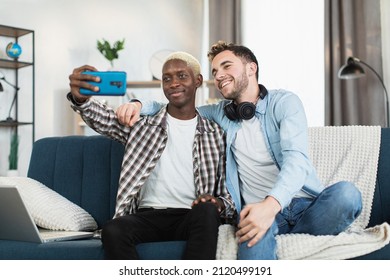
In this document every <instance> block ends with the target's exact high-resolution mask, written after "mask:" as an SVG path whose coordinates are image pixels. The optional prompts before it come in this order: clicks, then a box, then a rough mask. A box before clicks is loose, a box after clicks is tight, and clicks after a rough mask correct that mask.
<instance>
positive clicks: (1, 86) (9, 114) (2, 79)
mask: <svg viewBox="0 0 390 280" xmlns="http://www.w3.org/2000/svg"><path fill="white" fill-rule="evenodd" d="M0 80H1V81H4V82H5V83H7V84H8V85H10V86H11V87H13V88H14V89H15V94H14V98H13V100H12V103H11V107H10V108H9V111H8V117H7V119H6V121H7V122H13V121H14V119H13V118H12V117H11V112H12V108H13V107H14V104H15V102H16V96H17V94H18V91H19V88H18V87H17V86H15V85H13V84H11V83H10V82H8V81H7V80H6V79H5V76H4V74H3V73H1V72H0ZM0 91H4V88H3V85H2V84H1V82H0Z"/></svg>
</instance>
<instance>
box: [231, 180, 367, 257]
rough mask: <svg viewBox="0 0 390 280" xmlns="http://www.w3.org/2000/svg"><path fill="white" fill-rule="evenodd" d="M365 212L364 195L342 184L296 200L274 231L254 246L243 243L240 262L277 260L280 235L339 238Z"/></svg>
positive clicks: (348, 185)
mask: <svg viewBox="0 0 390 280" xmlns="http://www.w3.org/2000/svg"><path fill="white" fill-rule="evenodd" d="M361 211H362V199H361V194H360V191H359V190H358V189H357V188H356V187H355V185H354V184H352V183H350V182H346V181H341V182H338V183H336V184H334V185H331V186H329V187H327V188H325V189H324V190H323V191H322V192H321V193H320V194H319V195H318V196H317V197H316V198H314V199H312V198H294V199H293V200H292V201H291V203H290V205H289V206H288V207H286V208H285V209H283V210H282V211H281V212H280V213H279V214H278V215H277V216H276V218H275V221H274V223H273V224H272V226H271V228H269V229H268V231H267V232H266V234H265V235H264V236H263V237H262V239H260V241H259V242H257V243H256V244H255V245H254V246H252V247H250V248H249V247H248V246H247V243H248V241H247V242H243V243H241V244H240V245H239V248H238V259H239V260H275V259H277V256H276V240H275V236H276V235H277V234H285V233H308V234H312V235H337V234H339V233H340V232H342V231H343V230H345V229H346V228H347V227H348V226H349V225H350V224H352V222H353V221H355V219H356V218H357V217H358V216H359V214H360V213H361Z"/></svg>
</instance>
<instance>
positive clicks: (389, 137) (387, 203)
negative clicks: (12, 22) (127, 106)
mask: <svg viewBox="0 0 390 280" xmlns="http://www.w3.org/2000/svg"><path fill="white" fill-rule="evenodd" d="M383 222H388V223H390V128H382V130H381V146H380V151H379V162H378V172H377V178H376V187H375V193H374V200H373V203H372V210H371V217H370V223H369V225H368V226H369V227H372V226H375V225H378V224H382V223H383Z"/></svg>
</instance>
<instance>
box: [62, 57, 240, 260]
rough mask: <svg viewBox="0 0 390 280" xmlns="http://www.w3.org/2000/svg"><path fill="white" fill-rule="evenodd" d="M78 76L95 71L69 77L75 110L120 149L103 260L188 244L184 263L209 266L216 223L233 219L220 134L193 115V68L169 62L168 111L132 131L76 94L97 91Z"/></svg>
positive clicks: (196, 79) (197, 80)
mask: <svg viewBox="0 0 390 280" xmlns="http://www.w3.org/2000/svg"><path fill="white" fill-rule="evenodd" d="M84 71H96V69H95V68H94V67H91V66H88V65H87V66H82V67H80V68H76V69H75V70H74V71H73V73H72V74H71V75H70V76H69V79H70V85H71V92H70V93H69V94H68V99H69V100H70V101H71V102H72V107H73V109H74V110H75V111H76V112H78V113H80V114H81V116H82V118H83V120H84V121H85V122H86V123H87V124H88V125H89V126H90V127H91V128H93V129H94V130H96V131H97V132H98V133H100V134H103V135H107V136H109V137H110V138H113V139H115V140H117V141H119V142H121V143H123V145H125V147H126V148H125V154H124V159H123V163H122V170H121V175H120V182H119V188H118V195H117V204H116V213H115V216H114V219H112V220H111V221H109V222H108V223H107V224H105V225H104V226H103V230H102V242H103V247H104V250H105V254H106V258H108V259H137V258H138V254H137V251H136V249H135V245H137V244H138V243H142V242H152V241H168V240H187V247H186V250H185V253H184V256H183V258H184V259H215V257H216V247H217V235H218V227H219V225H220V224H221V218H228V219H231V218H232V217H233V215H234V213H235V208H234V204H233V201H232V199H231V196H230V195H229V193H228V192H227V189H226V186H225V169H226V166H225V146H226V142H225V134H224V132H223V130H222V129H221V128H220V127H219V126H218V125H217V124H215V123H214V122H212V121H209V120H207V119H204V118H202V117H200V116H199V114H198V113H197V111H196V109H195V93H196V90H197V88H199V87H200V86H201V85H202V82H203V78H202V75H201V74H200V65H199V62H198V61H197V60H196V59H195V58H194V57H193V56H191V55H189V54H187V53H184V52H176V53H173V54H172V55H170V56H169V57H168V58H167V60H166V62H165V63H164V66H163V69H162V84H163V90H164V94H165V96H166V97H167V99H168V100H169V104H168V105H167V106H164V107H163V108H162V109H161V110H160V111H159V113H158V114H157V115H156V116H151V117H145V118H143V119H142V120H141V121H139V122H138V123H137V124H136V125H134V126H133V127H131V128H130V127H128V126H126V125H123V124H121V122H120V120H119V119H118V118H117V117H116V115H115V112H114V110H113V109H111V108H108V107H107V106H105V105H103V104H101V103H100V102H98V101H97V100H94V99H89V97H88V96H84V95H82V94H80V87H84V88H87V89H91V90H97V89H96V88H94V87H93V86H91V85H89V84H88V83H87V82H88V81H89V80H93V81H96V80H95V77H94V76H92V75H88V74H83V72H84ZM96 82H97V81H96Z"/></svg>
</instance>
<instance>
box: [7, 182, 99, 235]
mask: <svg viewBox="0 0 390 280" xmlns="http://www.w3.org/2000/svg"><path fill="white" fill-rule="evenodd" d="M0 185H14V186H17V188H18V190H19V192H20V195H21V197H22V199H23V201H24V203H25V204H26V207H27V209H28V210H29V212H30V214H31V216H32V218H33V219H34V221H35V223H36V224H37V225H38V226H39V227H42V228H46V229H52V230H67V231H92V230H95V229H97V223H96V221H95V219H94V218H93V217H92V216H91V215H90V214H89V213H88V212H86V211H85V210H84V209H82V208H81V207H80V206H78V205H76V204H74V203H73V202H71V201H69V200H68V199H66V198H65V197H63V196H61V195H60V194H59V193H57V192H55V191H54V190H52V189H50V188H48V187H46V186H45V185H43V184H42V183H40V182H38V181H36V180H34V179H31V178H27V177H0Z"/></svg>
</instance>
